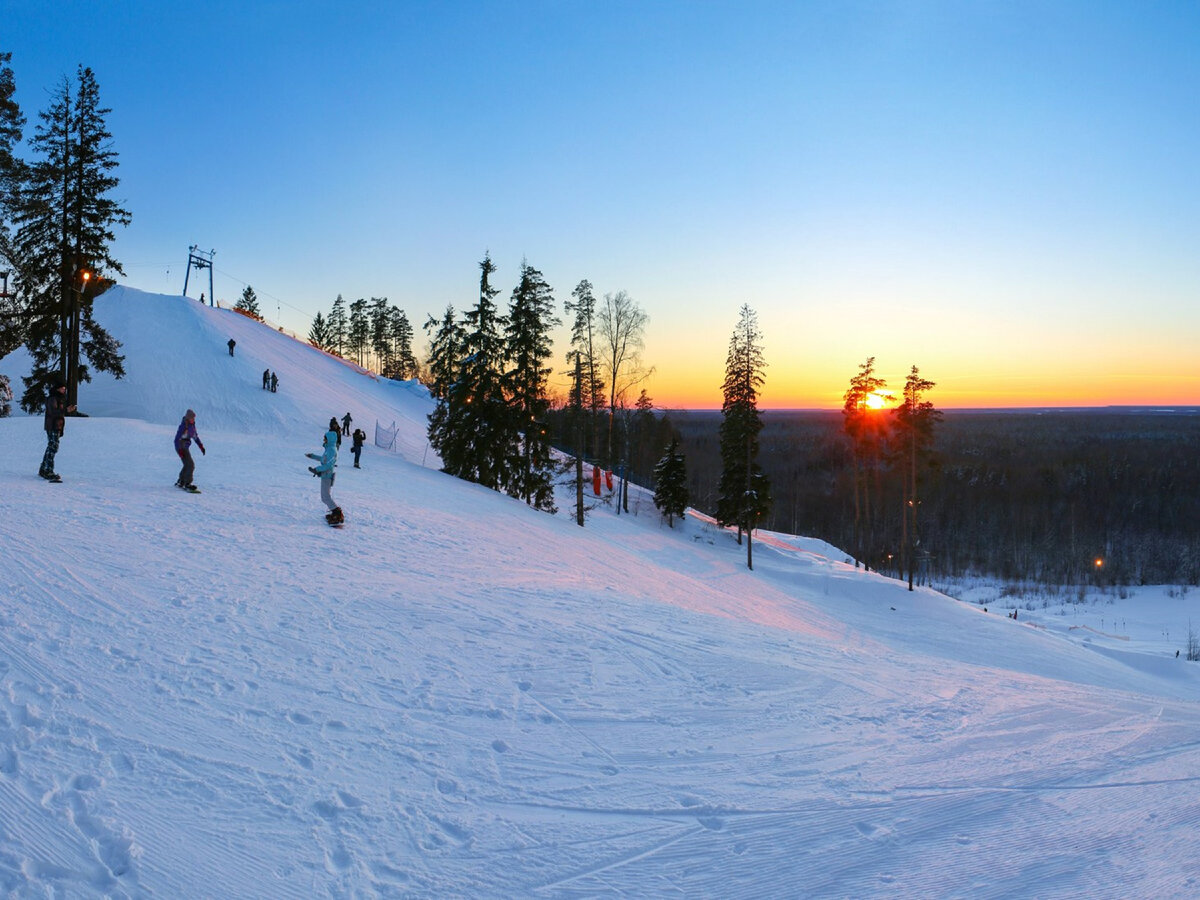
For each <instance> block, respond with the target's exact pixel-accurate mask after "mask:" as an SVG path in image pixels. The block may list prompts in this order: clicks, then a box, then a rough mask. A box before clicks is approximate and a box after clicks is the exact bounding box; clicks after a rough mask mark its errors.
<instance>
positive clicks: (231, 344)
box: [229, 338, 237, 356]
mask: <svg viewBox="0 0 1200 900" xmlns="http://www.w3.org/2000/svg"><path fill="white" fill-rule="evenodd" d="M236 346H237V341H235V340H234V339H233V338H230V339H229V355H230V356H233V348H234V347H236Z"/></svg>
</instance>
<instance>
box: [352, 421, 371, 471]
mask: <svg viewBox="0 0 1200 900" xmlns="http://www.w3.org/2000/svg"><path fill="white" fill-rule="evenodd" d="M366 439H367V433H366V432H365V431H363V430H362V429H361V428H355V429H354V437H353V441H354V443H353V444H352V445H351V447H350V452H351V453H353V454H354V468H356V469H361V468H362V466H360V465H359V464H358V458H359V456H361V455H362V448H363V442H364V441H366Z"/></svg>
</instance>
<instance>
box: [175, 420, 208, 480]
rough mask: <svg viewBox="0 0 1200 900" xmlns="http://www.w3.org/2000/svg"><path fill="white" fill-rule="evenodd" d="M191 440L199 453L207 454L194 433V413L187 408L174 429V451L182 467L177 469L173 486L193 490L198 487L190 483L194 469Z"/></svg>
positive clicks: (202, 443)
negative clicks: (177, 472)
mask: <svg viewBox="0 0 1200 900" xmlns="http://www.w3.org/2000/svg"><path fill="white" fill-rule="evenodd" d="M192 441H195V442H196V446H197V447H199V448H200V453H201V455H207V453H208V451H206V450H205V449H204V442H203V441H201V440H200V435H198V434H197V433H196V414H195V413H194V412H193V411H192V410H190V409H189V410H188V411H187V412H185V413H184V414H183V419H182V421H180V423H179V428H178V429H176V431H175V452H176V453H178V454H179V458H180V459H181V460H183V468H182V469H180V470H179V478H178V479H177V480H176V482H175V487H177V488H182V489H183V490H185V491H192V492H195V491H197V490H198V488H197V487H196V485H194V484H192V474H193V473H194V472H195V471H196V464H195V463H194V462H193V461H192V450H191V447H192Z"/></svg>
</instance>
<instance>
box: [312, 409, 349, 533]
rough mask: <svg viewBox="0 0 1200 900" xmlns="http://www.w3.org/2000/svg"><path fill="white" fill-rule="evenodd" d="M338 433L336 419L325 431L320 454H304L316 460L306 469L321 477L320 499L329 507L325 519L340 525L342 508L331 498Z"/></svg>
mask: <svg viewBox="0 0 1200 900" xmlns="http://www.w3.org/2000/svg"><path fill="white" fill-rule="evenodd" d="M339 436H340V435H339V433H338V429H337V423H336V420H335V422H334V425H333V427H332V428H330V429H329V430H328V431H326V432H325V446H324V450H323V452H322V453H321V455H320V456H317V454H315V453H306V454H304V455H305V456H307V457H308V458H309V459H315V460H317V464H316V465H315V466H309V467H308V471H310V472H312V473H313V475H316V476H317V477H318V478H320V479H321V500H322V501H323V502H324V503H325V505H326V506H327V507H329V512H328V513H327V514H326V516H325V521H326V522H328V523H329V524H330V525H341V524H342V523H343V522H345V521H346V518H345V516H343V515H342V508H341V507H340V506H338V505H337V503H335V502H334V499H333V493H332V490H333V478H334V474H333V468H334V466H336V465H337V448H338V438H339Z"/></svg>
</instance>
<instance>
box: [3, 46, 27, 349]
mask: <svg viewBox="0 0 1200 900" xmlns="http://www.w3.org/2000/svg"><path fill="white" fill-rule="evenodd" d="M11 60H12V54H11V53H0V269H3V270H4V271H10V269H11V267H12V266H13V265H14V264H15V263H16V258H15V254H14V253H13V247H12V221H13V216H14V214H15V212H16V202H17V195H18V192H19V189H20V187H21V185H22V184H23V182H24V180H25V175H24V172H25V166H24V163H23V162H22V161H21V160H20V159H19V158H18V157H17V155H16V147H17V145H18V144H19V143H21V138H22V136H23V135H24V128H25V116H24V115H23V114H22V113H21V107H20V105H19V104H18V103H17V100H16V93H17V81H16V77H15V75H14V74H13V70H12V66H11V65H9V63H10V62H11ZM11 274H13V273H11V272H10V275H11ZM14 282H15V278H13V279H11V280H10V282H9V289H10V291H11V290H12V285H13V283H14ZM5 312H6V310H5V309H4V308H3V307H0V315H3V314H4V313H5ZM4 323H5V320H4V319H0V328H3V327H4ZM11 349H12V348H11V347H10V346H6V345H4V344H2V343H0V356H2V355H3V354H4V353H6V352H8V350H11Z"/></svg>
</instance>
